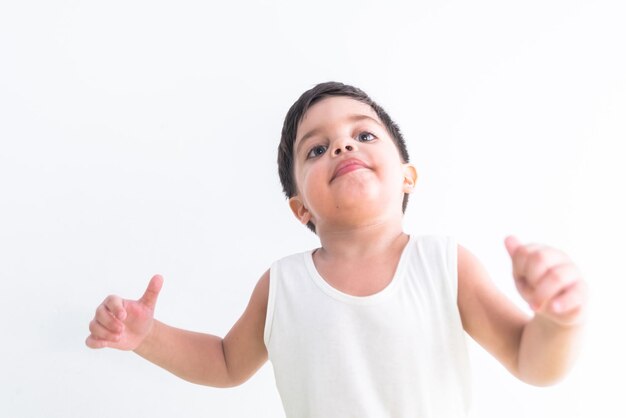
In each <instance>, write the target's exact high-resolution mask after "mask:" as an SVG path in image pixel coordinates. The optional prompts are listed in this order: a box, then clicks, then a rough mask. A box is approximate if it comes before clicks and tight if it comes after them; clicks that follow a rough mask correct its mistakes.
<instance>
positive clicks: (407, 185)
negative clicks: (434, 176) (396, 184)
mask: <svg viewBox="0 0 626 418" xmlns="http://www.w3.org/2000/svg"><path fill="white" fill-rule="evenodd" d="M403 175H404V187H403V190H404V193H411V192H413V189H414V187H415V183H416V182H417V170H416V169H415V166H414V165H413V164H410V163H406V164H403Z"/></svg>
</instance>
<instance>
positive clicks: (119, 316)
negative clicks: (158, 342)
mask: <svg viewBox="0 0 626 418" xmlns="http://www.w3.org/2000/svg"><path fill="white" fill-rule="evenodd" d="M162 286H163V277H161V276H160V275H158V274H157V275H155V276H154V277H152V279H151V280H150V283H149V284H148V288H147V289H146V291H145V293H144V294H143V296H142V297H141V298H140V299H139V300H136V301H135V300H127V299H122V298H120V297H119V296H108V297H107V298H106V299H105V300H104V302H102V303H101V304H100V306H98V308H97V309H96V315H95V317H94V319H93V320H92V321H91V322H90V323H89V331H90V332H91V334H90V335H89V337H87V340H86V341H85V344H87V346H88V347H90V348H103V347H111V348H117V349H119V350H134V349H136V348H137V347H138V346H139V345H140V344H141V343H142V342H143V340H144V339H145V338H146V336H147V335H148V334H149V333H150V330H151V329H152V324H153V321H154V319H153V317H154V307H155V306H156V302H157V298H158V296H159V292H160V291H161V287H162Z"/></svg>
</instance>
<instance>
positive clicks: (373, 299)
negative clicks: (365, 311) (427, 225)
mask: <svg viewBox="0 0 626 418" xmlns="http://www.w3.org/2000/svg"><path fill="white" fill-rule="evenodd" d="M412 244H413V236H412V235H409V240H408V241H407V243H406V244H405V246H404V249H403V250H402V253H401V254H400V259H399V260H398V265H397V266H396V270H395V272H394V274H393V277H392V279H391V281H390V282H389V284H387V286H385V287H384V288H383V289H382V290H380V291H379V292H377V293H374V294H372V295H367V296H355V295H350V294H348V293H344V292H342V291H341V290H339V289H336V288H335V287H333V286H331V285H330V284H329V283H328V282H327V281H326V280H325V279H324V278H323V277H322V275H321V274H320V273H319V271H317V267H315V263H314V262H313V252H314V251H315V249H313V250H309V251H306V252H305V253H304V254H303V255H304V263H305V265H306V268H307V270H308V272H309V276H310V277H311V279H312V280H313V282H315V284H316V285H317V286H318V287H319V288H320V289H321V290H322V291H323V292H324V293H326V294H327V295H328V296H331V297H332V298H334V299H337V300H339V301H342V302H346V303H350V304H354V305H371V304H375V303H380V302H382V301H383V300H385V299H386V298H387V297H389V295H391V294H392V293H393V292H394V290H395V289H396V288H397V287H398V285H399V283H400V282H401V281H402V278H403V277H404V270H405V266H406V259H407V257H408V256H407V254H408V252H409V248H411V247H412V246H413V245H412Z"/></svg>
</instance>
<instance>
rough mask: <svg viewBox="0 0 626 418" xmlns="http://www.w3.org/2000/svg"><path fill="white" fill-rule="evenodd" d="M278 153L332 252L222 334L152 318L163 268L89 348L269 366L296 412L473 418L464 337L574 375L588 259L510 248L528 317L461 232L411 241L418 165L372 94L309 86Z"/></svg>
mask: <svg viewBox="0 0 626 418" xmlns="http://www.w3.org/2000/svg"><path fill="white" fill-rule="evenodd" d="M278 160H279V174H280V179H281V182H282V185H283V189H284V191H285V193H286V195H287V197H288V198H289V206H290V207H291V210H292V211H293V213H294V215H295V216H296V218H297V219H298V220H299V221H300V222H302V223H303V224H305V225H307V226H308V227H309V229H311V230H312V231H314V232H315V233H316V234H317V235H318V236H319V238H320V242H321V247H320V248H318V249H316V250H312V251H308V252H305V253H300V254H295V255H292V256H289V257H285V258H283V259H281V260H279V261H277V262H275V263H273V264H272V266H271V268H270V269H269V270H268V271H266V272H265V273H264V274H263V276H262V277H261V278H260V280H259V281H258V283H257V285H256V287H255V289H254V291H253V292H252V296H251V298H250V302H249V305H248V306H247V308H246V310H245V312H244V313H243V315H242V316H241V318H240V319H239V320H238V321H237V323H236V324H235V325H234V326H233V328H232V329H231V330H230V332H229V333H228V334H227V335H226V337H225V338H223V339H222V338H220V337H217V336H213V335H207V334H199V333H194V332H190V331H185V330H180V329H176V328H173V327H170V326H167V325H165V324H163V323H161V322H158V321H157V320H155V319H153V311H154V308H155V304H156V301H157V297H158V294H159V291H160V290H161V286H162V283H163V279H162V277H161V276H159V275H155V276H154V277H153V278H152V280H151V281H150V283H149V285H148V288H147V290H146V292H145V294H144V295H143V296H142V298H141V299H139V300H138V301H131V300H125V299H121V298H119V297H117V296H109V297H107V298H106V299H105V301H104V302H103V303H102V304H101V305H100V306H99V307H98V309H97V310H96V315H95V318H94V320H93V321H92V322H91V323H90V327H89V329H90V332H91V334H90V335H89V337H88V338H87V341H86V344H87V345H88V346H89V347H91V348H102V347H112V348H118V349H122V350H134V351H135V352H136V353H138V354H139V355H141V356H142V357H144V358H146V359H148V360H149V361H151V362H153V363H155V364H157V365H159V366H161V367H163V368H165V369H167V370H169V371H171V372H172V373H174V374H176V375H178V376H179V377H181V378H183V379H186V380H189V381H191V382H194V383H199V384H205V385H210V386H215V387H232V386H237V385H240V384H242V383H243V382H245V381H246V380H247V379H249V378H250V377H251V376H252V375H253V374H254V373H255V372H256V371H257V370H258V369H259V368H260V367H261V366H262V365H263V364H264V363H265V361H266V360H267V359H268V358H269V359H270V360H271V361H272V365H273V367H274V373H275V376H276V384H277V387H278V390H279V393H280V396H281V399H282V402H283V406H284V408H285V411H286V414H287V416H288V417H325V418H326V417H334V416H336V417H348V416H350V417H386V416H389V417H437V418H441V417H457V416H465V415H466V413H467V410H468V405H469V395H468V393H469V387H468V386H469V385H468V380H469V378H468V372H467V370H468V367H467V351H466V346H465V340H464V333H465V332H467V333H468V334H469V335H471V336H472V337H473V338H474V339H475V340H476V341H477V342H478V343H479V344H481V345H482V346H483V347H484V348H485V349H486V350H488V351H489V352H490V353H491V354H492V355H493V356H494V357H495V358H496V359H497V360H499V361H500V362H501V363H502V364H503V365H504V366H505V367H506V368H507V369H508V370H509V371H510V372H511V373H512V374H513V375H515V376H516V377H518V378H519V379H521V380H523V381H524V382H527V383H530V384H533V385H548V384H551V383H554V382H556V381H557V380H558V379H560V378H562V377H563V376H564V374H565V373H566V372H567V370H568V369H569V368H570V367H571V365H572V363H573V361H574V358H575V355H576V352H577V348H578V346H579V344H578V340H579V338H580V336H581V332H582V326H583V322H584V321H583V320H584V313H585V307H586V299H587V296H586V295H587V291H586V285H585V282H584V281H583V280H582V279H581V278H580V273H579V271H578V269H577V268H576V266H575V265H574V264H573V263H572V261H571V260H570V259H569V258H568V257H567V256H566V255H565V254H563V253H562V252H560V251H558V250H556V249H552V248H549V247H545V246H541V245H522V244H521V243H520V242H518V241H517V239H515V238H514V237H508V238H507V239H506V240H505V245H506V248H507V251H508V253H509V254H510V256H511V259H512V264H513V276H514V278H515V282H516V285H517V289H518V290H519V292H520V294H521V295H522V297H523V298H524V299H525V300H526V301H527V302H528V303H529V304H530V305H531V307H532V309H533V311H534V316H533V317H532V318H529V317H527V316H526V315H525V314H524V313H522V312H521V311H520V310H519V309H517V308H516V307H515V306H514V305H513V304H512V303H511V302H510V301H508V300H507V299H506V298H505V297H504V296H503V295H502V294H501V293H500V292H499V291H498V290H497V289H496V288H495V287H494V286H493V284H492V283H491V282H490V280H489V278H488V275H487V273H486V271H485V269H484V268H483V267H482V265H481V264H480V262H479V261H478V260H477V259H476V257H474V256H473V255H472V253H470V252H469V251H468V250H467V249H465V248H464V247H462V246H460V245H457V244H456V243H455V241H454V240H453V239H452V238H451V237H439V236H409V235H407V234H405V233H404V232H403V230H402V216H403V213H404V210H405V208H406V205H407V200H408V195H409V194H410V193H411V191H412V190H413V187H414V185H415V182H416V180H417V171H416V169H415V167H414V166H413V165H411V164H410V163H409V162H408V153H407V151H406V146H405V144H404V140H403V139H402V135H401V134H400V131H399V129H398V127H397V126H396V124H395V123H394V122H393V121H392V120H391V119H390V118H389V116H388V115H387V114H386V113H385V111H384V110H383V109H382V108H381V107H380V106H378V105H377V104H376V103H374V102H373V101H371V99H370V98H369V97H368V96H367V95H366V94H365V93H364V92H362V91H361V90H359V89H357V88H354V87H352V86H347V85H344V84H341V83H334V82H329V83H322V84H319V85H317V86H315V87H314V88H312V89H310V90H309V91H307V92H305V93H303V94H302V96H301V97H300V98H299V99H298V101H296V103H294V105H293V106H292V107H291V109H290V110H289V112H288V113H287V116H286V118H285V123H284V126H283V130H282V137H281V144H280V147H279V158H278Z"/></svg>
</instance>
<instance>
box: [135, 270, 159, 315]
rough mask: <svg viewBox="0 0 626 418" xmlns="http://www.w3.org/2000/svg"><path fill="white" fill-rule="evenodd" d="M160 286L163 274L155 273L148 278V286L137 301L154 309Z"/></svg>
mask: <svg viewBox="0 0 626 418" xmlns="http://www.w3.org/2000/svg"><path fill="white" fill-rule="evenodd" d="M161 287H163V276H161V275H160V274H156V275H154V276H153V277H152V279H150V283H148V287H147V288H146V291H145V292H144V294H143V296H142V297H141V298H140V299H139V302H140V303H143V304H144V305H146V306H148V307H149V308H151V309H154V307H155V306H156V302H157V298H158V297H159V292H160V291H161Z"/></svg>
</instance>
